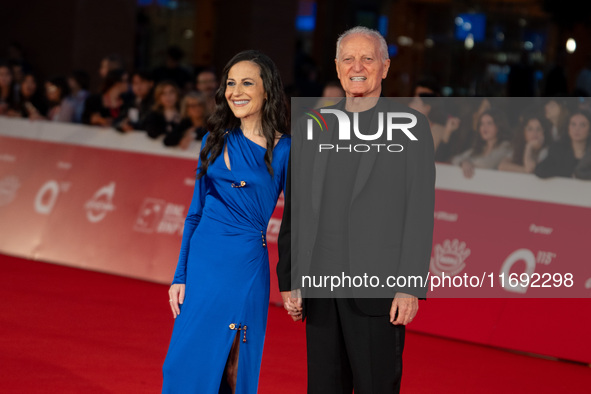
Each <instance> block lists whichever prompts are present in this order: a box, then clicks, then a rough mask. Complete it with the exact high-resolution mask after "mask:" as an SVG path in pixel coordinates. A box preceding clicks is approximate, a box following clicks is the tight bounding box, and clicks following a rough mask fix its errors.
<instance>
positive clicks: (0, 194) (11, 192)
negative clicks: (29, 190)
mask: <svg viewBox="0 0 591 394" xmlns="http://www.w3.org/2000/svg"><path fill="white" fill-rule="evenodd" d="M20 187H21V183H20V181H19V179H18V178H17V177H15V176H7V177H6V178H4V179H0V207H1V206H3V205H8V204H10V203H11V202H12V201H14V199H15V198H16V192H17V190H18V189H19V188H20Z"/></svg>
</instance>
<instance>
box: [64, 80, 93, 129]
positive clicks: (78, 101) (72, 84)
mask: <svg viewBox="0 0 591 394" xmlns="http://www.w3.org/2000/svg"><path fill="white" fill-rule="evenodd" d="M89 86H90V76H89V75H88V73H87V72H86V71H83V70H74V71H72V73H71V74H70V76H69V77H68V87H69V88H70V100H71V102H72V104H73V105H74V117H73V119H72V121H73V122H76V123H81V122H82V114H83V113H84V104H85V102H86V99H87V98H88V96H89V94H90V92H89V91H88V89H89Z"/></svg>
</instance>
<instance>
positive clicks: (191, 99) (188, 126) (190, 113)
mask: <svg viewBox="0 0 591 394" xmlns="http://www.w3.org/2000/svg"><path fill="white" fill-rule="evenodd" d="M205 105H206V102H205V97H204V96H203V94H201V93H199V92H189V93H187V95H186V96H185V98H183V101H182V102H181V118H182V120H181V123H180V124H179V126H178V127H176V128H173V130H172V131H171V132H170V133H168V134H167V135H166V136H165V137H164V145H166V146H179V147H180V148H182V149H187V148H188V147H189V145H190V143H191V141H193V140H201V139H202V138H203V136H204V135H205V134H206V133H207V129H206V128H205V113H206V112H205Z"/></svg>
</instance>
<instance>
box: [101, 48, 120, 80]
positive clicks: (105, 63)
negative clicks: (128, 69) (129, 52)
mask: <svg viewBox="0 0 591 394" xmlns="http://www.w3.org/2000/svg"><path fill="white" fill-rule="evenodd" d="M112 70H125V64H123V59H122V58H121V56H119V55H117V54H116V53H112V54H110V55H107V56H105V57H104V58H102V60H101V64H100V67H99V75H100V77H101V80H104V79H105V78H107V74H108V73H109V71H112Z"/></svg>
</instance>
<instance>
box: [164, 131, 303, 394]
mask: <svg viewBox="0 0 591 394" xmlns="http://www.w3.org/2000/svg"><path fill="white" fill-rule="evenodd" d="M206 138H207V136H206V137H205V138H204V139H203V145H202V146H204V145H205V142H206ZM225 139H226V145H227V149H228V155H229V159H230V168H231V169H228V167H227V166H226V163H225V161H224V156H223V152H222V154H220V156H218V157H217V158H216V160H215V161H214V162H213V163H210V165H209V168H208V170H207V174H206V175H205V176H204V177H202V178H201V179H200V180H197V181H196V183H195V189H194V193H193V199H192V202H191V206H190V208H189V212H188V214H187V218H186V221H185V228H184V232H183V239H182V245H181V251H180V256H179V261H178V265H177V269H176V272H175V276H174V280H173V283H185V284H186V292H185V300H184V303H183V304H182V305H181V313H180V315H179V316H178V317H177V318H176V320H175V323H174V329H173V332H172V338H171V340H170V345H169V348H168V354H167V356H166V360H165V362H164V366H163V375H164V382H163V388H162V392H163V393H204V394H208V393H211V394H217V393H218V390H219V388H220V383H221V381H222V375H223V372H224V368H225V365H226V361H227V359H228V355H229V353H230V349H231V347H232V343H233V341H234V338H235V337H236V334H237V333H239V335H240V341H239V346H240V351H239V359H238V360H239V361H238V376H237V382H236V394H245V393H256V392H257V387H258V380H259V371H260V366H261V359H262V355H263V343H264V340H265V329H266V326H267V312H268V305H269V256H268V253H267V247H266V238H265V237H266V232H267V225H268V222H269V219H270V218H271V215H272V213H273V210H274V209H275V205H276V203H277V199H278V198H279V195H280V193H281V191H282V190H283V189H284V187H285V180H286V174H287V164H288V160H289V150H290V145H291V144H290V142H291V138H290V136H288V135H283V136H282V137H281V139H280V140H279V142H278V143H277V145H276V146H275V148H274V151H273V161H272V167H273V171H274V175H273V177H271V175H270V174H269V171H268V170H267V166H266V164H265V160H264V156H265V153H266V149H265V148H263V147H262V146H260V145H258V144H256V143H255V142H253V141H251V140H250V139H248V138H246V137H245V136H244V134H243V133H242V131H241V130H240V129H237V130H232V131H230V132H228V133H226V135H225ZM237 186H238V187H237ZM232 327H233V328H234V329H232ZM237 328H241V329H242V330H240V331H238V330H237ZM243 328H246V329H243ZM244 340H245V341H244Z"/></svg>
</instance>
